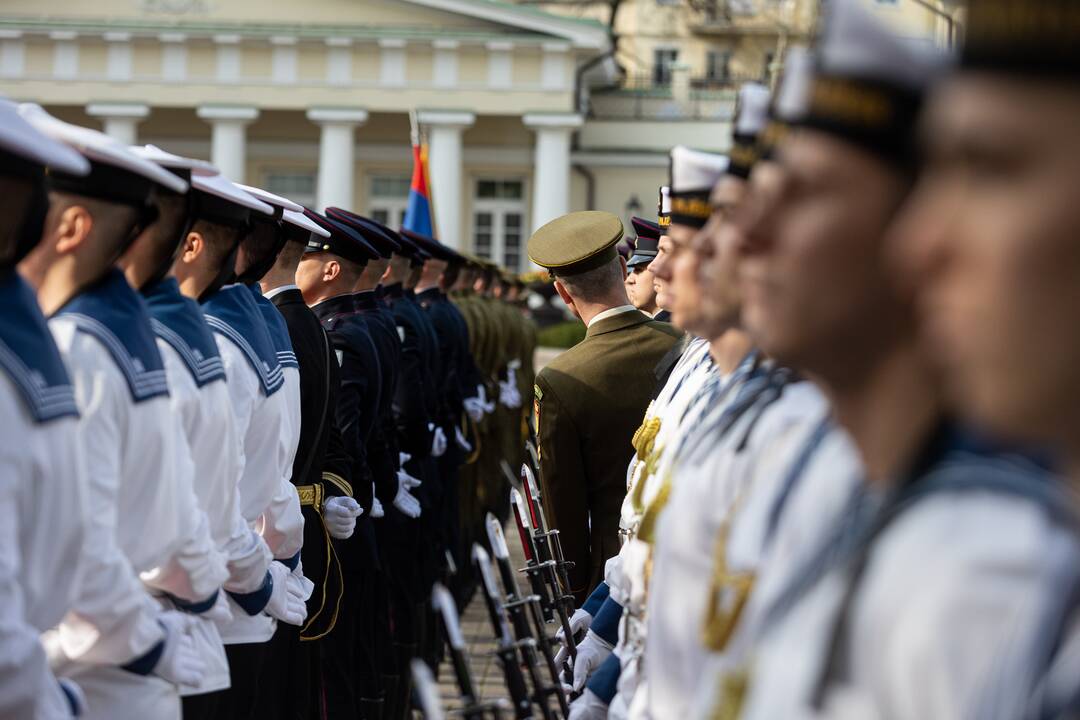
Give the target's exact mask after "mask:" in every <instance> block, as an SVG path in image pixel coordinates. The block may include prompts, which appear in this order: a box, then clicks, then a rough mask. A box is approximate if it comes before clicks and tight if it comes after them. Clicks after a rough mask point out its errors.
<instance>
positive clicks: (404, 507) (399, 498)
mask: <svg viewBox="0 0 1080 720" xmlns="http://www.w3.org/2000/svg"><path fill="white" fill-rule="evenodd" d="M394 507H396V508H397V509H398V510H400V511H401V512H402V514H403V515H405V517H410V518H413V519H414V520H415V519H416V518H418V517H420V501H419V500H417V499H416V498H414V497H413V496H412V495H410V494H409V491H408V490H407V489H405V487H404V486H402V485H398V490H397V495H395V496H394Z"/></svg>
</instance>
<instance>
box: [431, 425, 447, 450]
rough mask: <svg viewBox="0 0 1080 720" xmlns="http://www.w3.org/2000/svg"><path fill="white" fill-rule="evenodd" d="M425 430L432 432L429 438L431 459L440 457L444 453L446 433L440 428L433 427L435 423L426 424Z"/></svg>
mask: <svg viewBox="0 0 1080 720" xmlns="http://www.w3.org/2000/svg"><path fill="white" fill-rule="evenodd" d="M427 428H428V430H432V431H434V432H433V434H432V436H431V457H442V455H443V453H444V452H446V433H445V432H443V429H442V428H441V427H435V423H428V426H427Z"/></svg>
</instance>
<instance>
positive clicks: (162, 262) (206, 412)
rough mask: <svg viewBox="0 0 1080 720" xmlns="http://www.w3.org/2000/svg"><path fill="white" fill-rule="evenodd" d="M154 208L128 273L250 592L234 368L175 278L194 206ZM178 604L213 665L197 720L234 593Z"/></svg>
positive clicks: (234, 575) (237, 573)
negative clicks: (228, 377) (232, 400)
mask: <svg viewBox="0 0 1080 720" xmlns="http://www.w3.org/2000/svg"><path fill="white" fill-rule="evenodd" d="M131 150H132V152H134V153H135V154H137V155H139V156H140V157H143V158H145V159H147V160H150V161H152V162H155V163H157V164H158V165H161V166H162V167H164V168H166V169H167V170H169V171H170V172H171V173H173V174H175V175H177V176H178V177H180V178H181V179H184V180H185V181H190V179H191V175H192V173H214V172H216V170H215V169H214V168H213V167H212V166H209V165H208V164H207V163H205V162H202V161H199V160H191V159H188V158H183V157H180V156H177V155H172V154H171V153H166V152H164V151H163V150H160V149H159V148H155V147H152V146H148V147H133V148H131ZM154 202H155V205H156V207H157V209H158V217H157V220H156V221H155V222H154V223H153V224H152V225H150V226H149V227H147V228H146V229H144V230H143V232H142V233H141V234H140V235H139V237H138V238H136V240H135V242H134V243H132V246H131V248H129V249H128V251H127V252H126V253H125V254H124V255H123V256H122V257H121V259H120V262H119V266H120V267H121V268H122V269H123V270H124V273H125V275H126V277H127V279H128V282H129V283H131V285H132V286H133V287H135V288H137V289H138V290H140V292H141V293H142V295H143V297H144V298H145V299H146V302H147V306H148V308H149V310H150V315H151V318H152V320H151V325H152V327H153V329H154V334H155V336H156V338H157V345H158V350H159V351H160V353H161V357H162V360H163V361H164V363H165V371H166V374H167V376H168V379H169V390H170V392H169V401H170V405H171V407H172V409H173V412H174V413H175V414H176V416H177V417H179V418H180V419H181V423H182V425H183V428H184V437H185V439H186V441H187V450H188V453H189V454H190V459H191V462H192V464H193V466H194V479H195V482H194V488H195V493H196V496H197V498H198V501H199V506H200V507H201V508H202V510H203V512H205V513H206V516H207V519H208V521H209V525H210V534H211V537H212V538H213V540H214V544H215V546H216V547H217V548H218V549H219V550H220V551H221V552H222V553H223V554H224V555H225V557H226V560H227V567H228V570H229V577H228V579H227V580H226V581H225V584H224V587H225V589H226V590H230V589H237V588H239V589H241V590H246V589H248V588H250V587H251V586H252V585H253V584H254V585H258V584H260V583H261V582H262V580H263V577H264V576H265V571H266V563H267V556H268V553H267V551H266V548H265V543H264V542H263V541H262V539H261V537H260V536H259V535H258V534H257V533H255V532H254V531H253V530H251V529H250V528H249V527H248V525H247V523H246V522H245V521H244V519H243V516H242V515H241V514H240V505H239V499H238V491H237V485H236V479H237V477H239V475H240V470H241V468H242V464H241V457H240V440H239V438H238V437H237V434H236V430H235V427H234V421H233V418H232V411H231V407H230V404H229V395H228V389H227V387H226V385H225V368H224V365H223V363H222V361H221V356H220V354H219V353H218V350H217V345H216V343H215V341H214V336H213V334H212V333H211V331H210V328H209V326H208V325H207V324H206V320H205V318H204V317H203V314H202V310H201V309H200V308H199V305H198V304H197V303H196V302H195V301H194V300H191V299H190V298H185V297H184V296H183V295H182V294H181V293H180V288H179V284H178V283H177V281H176V278H175V277H172V276H171V275H170V271H171V269H172V266H173V263H174V262H175V260H176V256H177V253H178V252H179V249H180V246H181V240H182V239H183V236H184V235H185V234H186V232H187V229H188V224H189V205H190V203H191V198H190V196H188V195H187V194H183V195H181V194H177V193H173V192H171V191H169V190H168V189H166V188H164V187H162V186H157V187H155V192H154ZM173 604H177V603H175V601H173ZM177 605H178V606H179V607H180V609H182V610H186V611H187V612H189V613H190V614H192V616H193V619H192V624H191V634H192V636H193V638H194V641H195V645H196V649H197V651H198V652H199V654H200V657H202V659H203V661H204V662H205V664H206V671H205V673H204V674H203V678H202V681H201V682H200V683H198V684H197V685H194V686H183V687H182V688H181V695H182V696H183V707H184V715H185V717H188V716H190V717H197V716H198V715H197V714H193V709H192V707H191V705H192V702H202V700H199V701H193V700H191V697H192V696H198V695H202V694H205V693H210V692H213V691H216V690H223V689H225V688H227V687H229V664H228V660H227V658H226V656H225V648H224V644H223V643H222V640H221V635H220V633H219V632H218V629H217V624H216V622H215V621H222V622H224V621H227V620H229V619H230V612H229V609H228V601H227V600H226V596H225V594H224V593H219V594H217V595H216V596H215V597H213V598H211V599H208V600H207V601H206V602H204V603H200V604H195V605H191V604H177Z"/></svg>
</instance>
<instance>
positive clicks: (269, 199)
mask: <svg viewBox="0 0 1080 720" xmlns="http://www.w3.org/2000/svg"><path fill="white" fill-rule="evenodd" d="M236 185H237V187H239V188H240V189H241V190H243V191H244V192H248V193H251V194H252V195H254V196H255V197H257V198H258V199H259V200H262V201H263V202H264V203H266V204H267V205H273V206H274V207H276V208H281V209H282V210H292V211H293V212H297V213H302V212H304V208H303V206H301V205H298V204H297V203H294V202H293V201H292V200H290V199H289V198H284V197H281V196H280V195H275V194H274V193H272V192H269V191H267V190H263V189H262V188H257V187H253V186H251V185H241V184H240V183H237V184H236Z"/></svg>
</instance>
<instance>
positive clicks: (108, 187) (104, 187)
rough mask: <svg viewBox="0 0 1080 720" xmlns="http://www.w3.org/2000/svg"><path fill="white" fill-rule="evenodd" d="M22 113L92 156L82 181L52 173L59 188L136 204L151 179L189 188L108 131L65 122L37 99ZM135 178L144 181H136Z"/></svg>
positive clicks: (22, 107)
mask: <svg viewBox="0 0 1080 720" xmlns="http://www.w3.org/2000/svg"><path fill="white" fill-rule="evenodd" d="M19 114H20V115H21V116H22V117H23V118H24V119H25V120H26V121H27V122H28V123H30V124H31V125H33V126H34V127H35V128H36V129H37V130H39V131H41V132H42V133H44V134H45V135H48V136H49V137H50V138H52V139H53V140H57V141H59V142H62V143H64V144H66V145H68V146H70V147H72V148H74V149H75V150H77V151H78V152H80V153H81V154H82V155H83V156H85V157H86V158H87V159H88V160H90V163H91V168H90V174H89V175H87V176H85V177H83V178H82V180H81V182H72V181H70V180H69V179H68V178H71V177H73V176H68V178H65V179H64V180H62V181H61V182H57V177H56V174H55V173H52V174H50V182H52V184H53V185H54V186H55V187H58V188H59V189H63V190H69V191H71V192H75V193H78V194H82V195H87V196H90V197H99V198H102V199H105V200H110V201H113V202H121V203H125V204H135V205H141V204H143V203H144V202H145V198H146V196H147V195H148V194H149V192H150V185H149V183H156V184H158V185H161V186H162V187H164V188H166V189H168V190H171V191H172V192H175V193H184V192H187V188H188V184H187V183H186V182H184V181H183V180H182V179H180V178H178V177H177V176H176V175H174V174H173V173H171V172H169V171H167V170H165V169H164V168H162V167H161V166H159V165H157V164H155V163H152V162H150V161H149V160H145V159H143V158H141V157H139V156H138V155H136V154H135V153H133V152H131V151H130V150H128V148H127V147H126V146H125V145H123V144H122V143H120V142H117V141H116V140H115V139H113V138H111V137H109V136H108V135H106V134H105V133H102V132H98V131H97V130H91V129H90V128H86V127H81V126H79V125H72V124H71V123H67V122H64V121H63V120H60V119H58V118H55V117H53V116H52V115H50V114H49V113H47V112H45V109H44V108H42V107H41V106H40V105H36V104H33V103H23V104H22V105H20V106H19ZM116 171H120V172H121V173H123V175H121V174H118V173H117V172H116ZM135 178H137V179H139V180H141V181H142V182H141V183H139V182H134V181H133V180H134V179H135ZM144 185H145V188H144V187H143V186H144ZM140 195H142V199H141V200H140V198H139V196H140Z"/></svg>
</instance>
